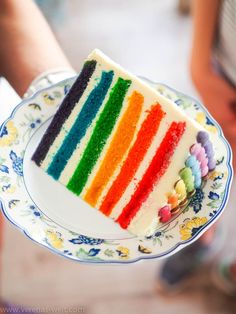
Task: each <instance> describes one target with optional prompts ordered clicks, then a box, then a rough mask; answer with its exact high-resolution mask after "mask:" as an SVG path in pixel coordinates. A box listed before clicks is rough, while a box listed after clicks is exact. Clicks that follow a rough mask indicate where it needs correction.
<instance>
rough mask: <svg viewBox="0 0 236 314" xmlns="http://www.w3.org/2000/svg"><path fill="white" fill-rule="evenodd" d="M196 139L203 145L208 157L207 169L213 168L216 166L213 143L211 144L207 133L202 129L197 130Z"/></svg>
mask: <svg viewBox="0 0 236 314" xmlns="http://www.w3.org/2000/svg"><path fill="white" fill-rule="evenodd" d="M197 141H198V143H200V144H201V145H202V146H203V148H204V150H205V153H206V155H207V158H208V168H209V171H212V170H214V169H215V167H216V161H215V159H214V149H213V145H212V142H211V141H210V138H209V135H208V133H206V132H203V131H200V132H198V135H197Z"/></svg>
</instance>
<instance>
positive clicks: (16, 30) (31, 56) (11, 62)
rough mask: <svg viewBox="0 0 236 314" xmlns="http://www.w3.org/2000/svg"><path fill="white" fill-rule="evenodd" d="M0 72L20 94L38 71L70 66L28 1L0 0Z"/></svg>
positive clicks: (37, 12) (40, 16) (41, 18)
mask: <svg viewBox="0 0 236 314" xmlns="http://www.w3.org/2000/svg"><path fill="white" fill-rule="evenodd" d="M0 42H1V43H2V44H1V49H0V73H1V74H2V75H3V76H5V77H6V78H7V79H8V81H9V82H10V83H11V85H12V86H13V87H14V88H15V89H16V91H17V92H18V93H19V94H20V95H23V93H24V92H25V91H26V89H27V87H28V85H29V84H30V82H31V81H32V80H33V79H34V78H35V77H36V76H37V75H39V74H40V73H42V72H43V71H46V70H48V69H51V68H55V67H70V64H69V62H68V61H67V59H66V57H65V56H64V54H63V52H62V51H61V49H60V47H59V45H58V43H57V42H56V40H55V37H54V35H53V34H52V32H51V30H50V28H49V26H48V24H47V23H46V21H45V19H44V18H43V16H42V14H41V12H40V11H39V10H38V8H37V6H36V5H35V4H34V3H33V2H32V1H31V0H23V1H18V0H1V1H0Z"/></svg>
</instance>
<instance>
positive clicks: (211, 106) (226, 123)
mask: <svg viewBox="0 0 236 314" xmlns="http://www.w3.org/2000/svg"><path fill="white" fill-rule="evenodd" d="M194 83H195V85H196V87H197V89H198V92H199V94H200V96H201V98H202V101H203V103H204V104H205V105H206V107H207V109H208V110H209V112H210V113H211V114H212V116H213V117H214V118H215V119H216V121H217V122H218V123H219V124H220V126H221V127H222V129H223V132H224V135H225V136H226V138H227V139H228V140H229V142H230V144H231V147H232V150H233V152H234V154H235V155H236V113H235V111H234V110H233V109H234V108H233V104H234V103H235V102H236V89H235V88H234V87H233V86H231V85H230V83H228V82H227V81H226V80H225V79H224V78H223V77H221V76H220V75H219V74H217V73H215V72H214V71H213V70H207V71H202V73H198V75H197V76H195V79H194ZM234 168H235V169H236V160H234Z"/></svg>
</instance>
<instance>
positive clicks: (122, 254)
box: [116, 246, 129, 259]
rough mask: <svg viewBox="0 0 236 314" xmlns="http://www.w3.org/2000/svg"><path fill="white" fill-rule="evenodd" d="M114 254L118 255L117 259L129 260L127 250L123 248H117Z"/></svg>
mask: <svg viewBox="0 0 236 314" xmlns="http://www.w3.org/2000/svg"><path fill="white" fill-rule="evenodd" d="M116 252H117V253H118V255H119V257H120V258H122V259H127V258H129V249H128V248H127V247H124V246H118V248H117V249H116Z"/></svg>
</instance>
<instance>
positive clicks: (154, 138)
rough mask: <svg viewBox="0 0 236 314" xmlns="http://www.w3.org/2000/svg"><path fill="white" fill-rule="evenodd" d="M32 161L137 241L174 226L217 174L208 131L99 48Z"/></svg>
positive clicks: (88, 61)
mask: <svg viewBox="0 0 236 314" xmlns="http://www.w3.org/2000/svg"><path fill="white" fill-rule="evenodd" d="M32 160H33V161H34V162H35V163H36V164H37V165H38V166H39V167H40V168H42V169H43V170H44V171H45V172H46V173H47V174H49V175H50V176H52V177H53V178H54V179H55V180H57V181H59V182H60V183H62V184H63V185H64V186H65V187H66V188H67V189H68V190H70V191H71V192H73V193H75V194H76V195H77V196H79V197H80V198H81V199H82V200H84V201H85V202H86V203H88V204H89V205H90V206H91V207H93V208H95V209H96V210H99V211H100V212H101V213H103V214H104V215H106V216H107V217H110V218H111V219H113V220H114V221H115V222H116V223H118V224H119V225H120V226H121V227H122V228H124V229H127V230H128V231H129V232H130V233H132V234H135V235H150V234H152V233H153V232H154V231H155V230H156V228H157V227H158V226H159V225H160V224H162V223H165V222H167V221H169V220H170V219H171V217H172V216H173V215H176V214H177V213H178V212H179V211H180V210H181V209H182V208H184V207H185V206H186V205H187V204H188V202H189V200H190V199H191V197H192V196H193V195H194V192H195V190H196V189H197V188H199V187H200V186H201V185H202V182H203V180H206V178H207V174H208V172H209V171H211V170H213V169H214V168H215V160H214V150H213V146H212V143H211V141H210V138H209V135H208V133H207V132H205V130H203V129H202V128H201V126H199V125H198V124H197V123H196V122H195V121H193V120H191V119H190V118H189V117H188V116H187V115H186V114H185V113H184V112H183V111H182V110H181V109H180V108H178V107H177V106H176V104H174V103H173V102H171V101H170V100H168V99H166V98H165V97H163V96H161V95H160V94H159V93H158V92H157V91H156V90H155V89H153V88H151V87H150V86H149V85H148V84H146V83H145V82H143V81H142V80H141V79H139V78H137V77H135V76H134V75H132V74H130V73H129V72H127V71H126V70H124V69H123V68H122V67H120V66H119V65H117V64H116V63H114V62H113V61H112V60H110V59H109V58H108V57H107V56H105V55H104V54H103V53H102V52H100V51H99V50H94V51H93V52H92V53H91V54H90V55H89V56H88V58H87V59H86V61H85V63H84V65H83V68H82V70H81V72H80V74H79V76H78V78H77V79H76V81H75V83H74V84H73V86H72V87H71V89H70V91H69V93H68V94H67V95H66V97H65V98H64V100H63V102H62V104H61V105H60V107H59V109H58V110H57V112H56V114H55V116H54V117H53V119H52V122H51V123H50V125H49V127H48V129H47V130H46V132H45V134H44V136H43V138H42V140H41V142H40V144H39V146H38V147H37V149H36V151H35V153H34V155H33V157H32Z"/></svg>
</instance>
